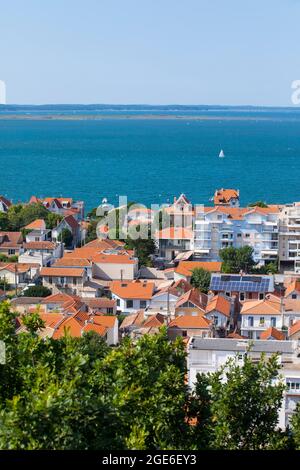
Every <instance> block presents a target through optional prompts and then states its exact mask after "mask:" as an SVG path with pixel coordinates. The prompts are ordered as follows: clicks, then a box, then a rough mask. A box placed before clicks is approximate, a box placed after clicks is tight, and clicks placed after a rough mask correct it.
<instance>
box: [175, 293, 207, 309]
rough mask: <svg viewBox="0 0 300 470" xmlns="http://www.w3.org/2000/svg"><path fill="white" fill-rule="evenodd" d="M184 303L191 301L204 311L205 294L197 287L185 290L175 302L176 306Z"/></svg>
mask: <svg viewBox="0 0 300 470" xmlns="http://www.w3.org/2000/svg"><path fill="white" fill-rule="evenodd" d="M185 303H192V304H193V305H195V306H196V307H197V308H199V309H200V310H202V311H203V312H204V311H205V306H206V304H207V295H206V294H203V292H200V291H199V290H198V289H195V288H193V289H191V290H189V291H187V292H185V293H184V294H183V295H182V296H181V297H180V298H179V299H178V300H177V302H176V308H178V307H181V306H183V305H184V304H185Z"/></svg>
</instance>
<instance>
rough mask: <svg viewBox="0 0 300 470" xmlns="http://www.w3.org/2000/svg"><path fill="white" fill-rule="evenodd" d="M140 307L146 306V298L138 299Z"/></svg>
mask: <svg viewBox="0 0 300 470" xmlns="http://www.w3.org/2000/svg"><path fill="white" fill-rule="evenodd" d="M140 307H141V308H146V307H147V302H146V300H141V301H140Z"/></svg>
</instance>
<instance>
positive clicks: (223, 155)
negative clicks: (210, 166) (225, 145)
mask: <svg viewBox="0 0 300 470" xmlns="http://www.w3.org/2000/svg"><path fill="white" fill-rule="evenodd" d="M224 157H225V153H224V152H223V150H221V152H220V153H219V158H224Z"/></svg>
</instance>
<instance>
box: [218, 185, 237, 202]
mask: <svg viewBox="0 0 300 470" xmlns="http://www.w3.org/2000/svg"><path fill="white" fill-rule="evenodd" d="M231 199H239V191H238V190H236V189H223V188H222V189H217V190H216V192H215V195H214V204H215V206H217V205H219V204H229V203H230V201H231Z"/></svg>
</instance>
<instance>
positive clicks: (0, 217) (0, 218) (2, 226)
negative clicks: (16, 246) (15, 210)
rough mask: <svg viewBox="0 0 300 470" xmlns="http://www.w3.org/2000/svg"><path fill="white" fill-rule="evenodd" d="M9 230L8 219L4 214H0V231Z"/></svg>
mask: <svg viewBox="0 0 300 470" xmlns="http://www.w3.org/2000/svg"><path fill="white" fill-rule="evenodd" d="M9 229H10V225H9V219H8V215H7V213H6V212H0V230H1V231H4V232H7V231H8V230H9Z"/></svg>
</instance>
